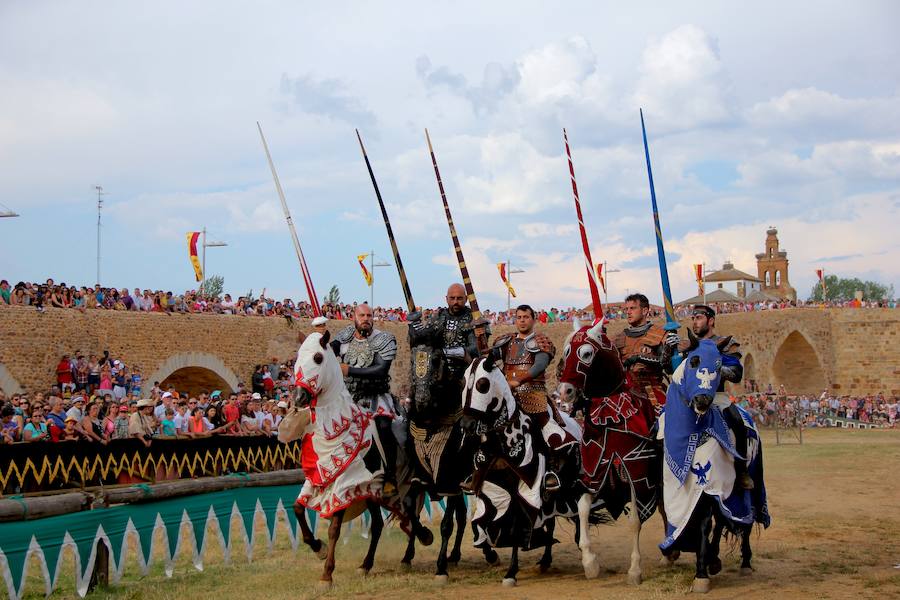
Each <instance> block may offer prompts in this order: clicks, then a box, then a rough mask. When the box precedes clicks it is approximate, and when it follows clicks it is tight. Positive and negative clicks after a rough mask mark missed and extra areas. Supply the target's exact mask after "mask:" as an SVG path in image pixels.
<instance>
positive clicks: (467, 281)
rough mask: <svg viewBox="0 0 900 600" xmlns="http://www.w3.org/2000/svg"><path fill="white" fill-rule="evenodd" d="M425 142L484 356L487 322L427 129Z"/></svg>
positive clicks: (480, 349) (479, 346) (479, 349)
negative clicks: (454, 222)
mask: <svg viewBox="0 0 900 600" xmlns="http://www.w3.org/2000/svg"><path fill="white" fill-rule="evenodd" d="M425 141H426V142H428V153H429V154H430V155H431V164H432V165H433V166H434V176H435V177H436V178H437V184H438V190H439V191H440V193H441V201H442V202H443V203H444V214H445V216H446V217H447V226H448V227H450V239H451V240H453V248H454V249H455V250H456V260H457V262H458V263H459V272H460V275H462V280H463V286H465V288H466V296H467V297H468V300H469V307H470V308H471V309H472V320H473V323H472V324H473V325H474V327H475V339H476V341H477V343H478V351H479V352H480V353H481V354H484V353H486V352H487V351H488V345H487V335H488V334H487V325H488V322H487V320H486V319H483V318H482V317H481V310H480V309H479V308H478V300H476V298H475V288H474V287H473V286H472V279H471V278H470V277H469V269H468V267H466V259H465V257H464V256H463V252H462V244H460V242H459V236H458V235H457V234H456V226H455V225H454V224H453V215H451V214H450V205H449V204H448V203H447V194H446V193H445V192H444V183H443V181H441V172H440V170H438V164H437V158H435V156H434V148H433V147H432V146H431V136H429V135H428V129H426V130H425Z"/></svg>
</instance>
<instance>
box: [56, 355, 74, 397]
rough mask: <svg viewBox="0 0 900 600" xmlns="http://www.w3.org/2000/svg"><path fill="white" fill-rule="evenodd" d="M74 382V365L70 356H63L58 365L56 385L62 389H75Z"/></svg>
mask: <svg viewBox="0 0 900 600" xmlns="http://www.w3.org/2000/svg"><path fill="white" fill-rule="evenodd" d="M73 381H74V380H73V379H72V364H71V363H70V362H69V357H68V355H63V357H62V360H60V361H59V364H58V365H56V383H57V384H59V387H60V389H65V387H67V386H68V387H73V386H72V382H73Z"/></svg>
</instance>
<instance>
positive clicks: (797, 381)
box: [772, 329, 829, 394]
mask: <svg viewBox="0 0 900 600" xmlns="http://www.w3.org/2000/svg"><path fill="white" fill-rule="evenodd" d="M772 373H773V374H774V376H775V383H776V385H784V387H785V390H787V392H788V394H818V393H819V392H821V391H822V389H824V388H827V387H829V386H828V380H827V378H826V376H825V369H823V368H822V361H821V360H819V355H818V354H817V353H816V349H815V348H814V347H813V345H812V344H810V343H809V340H808V339H807V337H806V336H805V335H804V334H802V333H800V331H799V330H796V329H795V330H794V331H792V332H791V333H789V334H788V335H787V337H785V338H784V341H782V342H781V345H780V346H779V347H778V351H777V352H776V353H775V360H774V361H773V363H772Z"/></svg>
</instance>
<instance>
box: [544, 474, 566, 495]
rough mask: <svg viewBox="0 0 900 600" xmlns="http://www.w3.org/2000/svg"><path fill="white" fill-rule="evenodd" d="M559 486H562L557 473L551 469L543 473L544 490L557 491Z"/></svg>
mask: <svg viewBox="0 0 900 600" xmlns="http://www.w3.org/2000/svg"><path fill="white" fill-rule="evenodd" d="M560 487H562V484H561V483H560V481H559V475H557V474H556V473H554V472H553V471H547V472H546V473H544V491H545V492H558V491H559V488H560Z"/></svg>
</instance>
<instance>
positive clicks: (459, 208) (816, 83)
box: [0, 0, 900, 308]
mask: <svg viewBox="0 0 900 600" xmlns="http://www.w3.org/2000/svg"><path fill="white" fill-rule="evenodd" d="M303 4H305V3H297V2H255V3H243V2H240V3H239V2H221V1H216V2H190V3H183V2H171V3H170V2H153V3H143V4H134V3H115V2H88V1H82V2H39V3H37V2H26V1H10V0H7V1H6V2H3V3H0V163H2V168H0V204H2V205H4V206H5V207H8V208H9V209H12V210H15V211H16V212H18V213H20V214H21V216H20V217H19V218H16V219H0V240H2V250H0V277H4V278H7V279H10V280H13V282H15V281H18V280H42V279H44V278H46V277H53V278H54V279H56V280H57V281H59V280H63V281H65V282H66V283H75V284H78V285H81V284H91V283H93V282H94V280H95V278H96V263H95V260H96V222H97V211H96V200H97V198H96V193H95V191H94V189H93V186H94V185H95V184H102V185H103V187H104V188H105V190H106V191H107V192H108V195H107V196H105V197H104V201H105V206H104V212H103V252H102V272H101V280H102V282H103V283H104V284H109V285H117V286H129V287H134V286H140V287H152V288H162V289H172V290H185V289H190V288H193V287H194V286H195V284H194V280H193V272H192V269H191V266H190V263H189V261H188V258H187V250H186V244H185V238H184V234H185V233H186V232H187V231H191V230H199V229H201V228H203V227H204V226H205V227H206V228H207V229H208V230H209V232H210V239H217V240H224V241H226V242H227V243H228V247H226V248H215V249H211V250H209V253H208V257H207V271H208V273H211V274H221V275H223V276H224V277H225V284H226V289H227V290H229V291H232V292H234V293H239V294H242V293H244V292H246V291H247V290H249V289H253V290H254V291H255V292H256V293H259V291H260V290H261V289H262V288H266V290H267V295H274V296H276V297H284V296H290V297H293V298H297V299H301V298H304V297H305V291H304V287H303V285H302V281H301V278H300V274H299V269H298V265H297V260H296V257H295V256H294V252H293V249H292V246H291V241H290V236H289V234H288V231H287V226H286V224H285V221H284V218H283V215H282V212H281V208H280V205H279V202H278V198H277V196H276V193H275V189H274V186H273V184H272V180H271V176H270V173H269V170H268V167H267V165H266V162H265V155H264V154H263V151H262V147H261V144H260V141H259V137H258V134H257V131H256V121H259V122H260V123H261V124H262V126H263V129H264V131H265V132H266V135H267V138H268V142H269V146H270V149H271V151H272V154H273V157H274V159H275V162H276V167H277V168H278V171H279V174H280V176H281V179H282V183H283V185H284V188H285V192H286V195H287V198H288V203H289V206H290V209H291V211H292V213H293V218H294V221H295V223H296V224H297V227H298V231H299V236H300V240H301V243H302V245H303V249H304V252H305V254H306V258H307V261H308V263H309V268H310V271H311V273H312V276H313V279H314V281H315V285H316V287H317V288H318V292H319V295H320V296H321V295H324V294H325V292H326V291H327V289H328V288H329V287H330V286H331V285H332V284H337V285H338V286H339V288H340V290H341V296H342V299H344V300H354V299H358V300H362V299H365V298H367V297H368V295H369V292H368V288H366V286H365V283H364V281H363V278H362V276H361V274H360V271H359V267H358V265H357V263H356V256H357V254H360V253H363V252H367V251H369V250H372V249H374V250H375V252H376V254H377V255H381V256H384V257H385V258H387V259H388V260H390V262H393V260H391V259H390V257H389V256H388V255H389V253H390V247H389V245H388V242H387V239H386V235H385V232H384V227H383V225H382V223H381V219H380V214H379V212H378V208H377V204H376V202H375V197H374V193H373V190H372V187H371V184H370V182H369V180H368V175H367V173H366V170H365V165H364V163H363V161H362V158H361V155H360V152H359V147H358V145H357V143H356V139H355V137H354V133H353V130H354V128H359V129H360V131H361V132H362V135H363V139H364V141H365V142H366V146H367V150H368V152H369V155H370V157H371V159H372V161H373V166H374V169H375V173H376V176H377V177H378V179H379V184H380V186H381V190H382V193H383V195H384V197H385V200H386V201H387V205H388V212H389V213H390V216H391V219H392V221H393V223H394V229H395V233H396V235H397V238H398V243H399V247H400V251H401V253H402V256H403V259H404V264H405V266H406V269H407V272H408V275H409V279H410V283H411V286H412V290H413V293H414V295H415V298H416V301H417V303H419V304H426V305H435V304H437V303H438V302H439V301H440V299H441V298H442V296H443V294H444V291H445V289H446V286H447V284H449V283H450V282H453V281H455V280H458V279H459V274H458V269H457V267H456V264H455V258H454V256H453V254H452V246H451V243H450V239H449V235H448V232H447V227H446V222H445V220H444V217H443V211H442V207H441V202H440V197H439V195H438V192H437V187H436V184H435V180H434V175H433V172H432V170H431V165H430V160H429V157H428V154H427V150H426V146H425V139H424V128H425V127H428V128H429V130H430V132H431V136H432V140H433V142H434V146H435V152H436V154H437V157H438V161H439V164H440V167H441V171H442V175H443V177H444V183H445V186H446V189H447V195H448V199H449V202H450V206H451V209H452V210H453V213H454V220H455V222H456V225H457V229H458V232H459V235H460V238H461V240H462V243H463V250H464V252H465V254H466V259H467V262H468V264H469V268H470V271H471V272H472V278H473V282H474V285H475V287H476V291H477V293H478V296H479V299H480V302H481V304H482V305H483V307H492V308H501V307H504V308H505V304H506V294H505V288H504V287H503V285H502V283H501V282H500V280H499V277H498V275H497V271H496V267H495V264H496V263H497V262H500V261H505V260H511V261H512V263H513V265H514V266H515V267H520V268H523V269H525V270H526V273H524V274H522V275H517V276H516V277H517V278H518V279H517V280H515V281H514V283H515V287H516V288H517V290H518V292H519V296H520V299H521V300H522V301H526V302H530V303H532V304H535V305H539V306H544V307H549V306H572V305H576V306H583V305H585V304H587V303H588V302H589V296H588V293H587V286H586V281H585V275H584V271H583V262H582V257H581V248H580V242H579V240H578V238H577V235H576V231H575V211H574V206H573V200H572V195H571V188H570V187H569V179H568V173H567V165H566V162H565V154H564V147H563V141H562V128H563V127H566V128H567V130H568V132H569V139H570V142H571V144H572V152H573V155H574V160H575V169H576V174H577V177H578V183H579V187H580V191H581V198H582V209H583V211H584V216H585V222H586V224H587V226H588V236H589V239H590V242H591V247H592V253H593V256H594V259H595V261H598V262H599V261H603V260H606V261H607V262H608V263H609V266H608V268H609V269H617V270H619V272H618V273H613V274H611V275H610V277H609V293H610V300H613V299H620V298H621V297H622V296H623V295H624V294H625V293H626V292H627V291H635V290H641V291H644V292H646V293H647V294H648V296H650V297H651V299H653V300H654V301H659V299H660V297H661V292H660V285H659V275H658V271H657V261H656V250H655V246H654V238H653V230H652V222H651V212H650V200H649V189H648V186H647V175H646V169H645V165H644V160H643V149H642V146H641V137H640V121H639V117H638V107H643V109H644V114H645V118H646V121H647V127H648V130H649V131H648V133H649V137H650V144H651V148H650V149H651V155H652V158H653V167H654V178H655V181H656V189H657V196H658V200H659V209H660V216H661V219H662V228H663V232H664V234H665V238H666V248H667V251H668V253H669V256H668V262H669V273H670V277H671V279H672V284H673V293H674V296H675V300H676V301H677V300H679V299H682V298H685V297H687V296H690V295H692V294H693V293H694V289H695V285H694V283H693V280H692V274H691V265H692V264H693V263H697V262H705V263H706V264H707V265H710V266H716V267H718V266H721V264H722V262H723V261H725V260H726V259H731V260H733V262H734V263H735V265H736V266H737V267H738V268H741V269H743V270H746V271H748V272H751V273H755V272H756V267H755V258H754V256H753V255H754V254H755V253H756V252H760V251H762V246H763V241H764V239H765V229H766V228H767V226H769V225H774V226H776V227H778V229H779V232H780V238H781V242H782V246H783V247H784V248H786V249H787V250H788V256H789V258H790V260H791V266H790V280H791V283H792V284H793V285H794V286H795V287H796V288H797V289H798V292H799V294H800V295H801V297H806V296H807V294H808V292H809V289H810V288H811V287H812V285H813V283H814V270H815V269H816V268H822V267H824V268H825V269H826V270H827V271H828V272H829V273H834V274H838V275H842V276H858V277H863V278H870V279H875V280H878V281H882V282H884V283H890V284H894V286H895V287H897V288H900V261H898V258H900V242H898V239H900V237H898V235H897V227H898V224H900V68H898V65H900V41H898V39H900V38H898V37H897V35H896V24H897V23H900V5H898V4H897V3H896V2H874V1H873V2H855V3H847V2H823V1H817V2H794V3H788V4H785V3H783V2H754V3H737V2H715V3H693V2H686V3H677V4H675V3H656V4H654V3H631V5H629V6H628V7H627V8H626V7H623V6H621V3H612V2H610V3H605V2H603V3H601V2H596V1H590V2H571V3H565V5H559V4H558V3H557V4H554V3H545V2H522V1H518V2H492V3H484V2H453V3H446V2H445V3H423V2H412V3H405V2H395V3H390V4H384V3H368V2H366V3H364V2H358V3H355V2H349V3H341V4H340V8H335V5H334V3H318V4H309V5H305V6H304V5H303ZM388 7H390V8H388ZM0 210H3V207H2V206H0ZM375 300H376V303H377V304H392V305H399V304H401V303H402V301H403V300H402V293H401V291H400V286H399V283H398V278H397V275H396V272H395V270H394V269H393V268H380V269H378V270H377V273H376V288H375Z"/></svg>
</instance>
